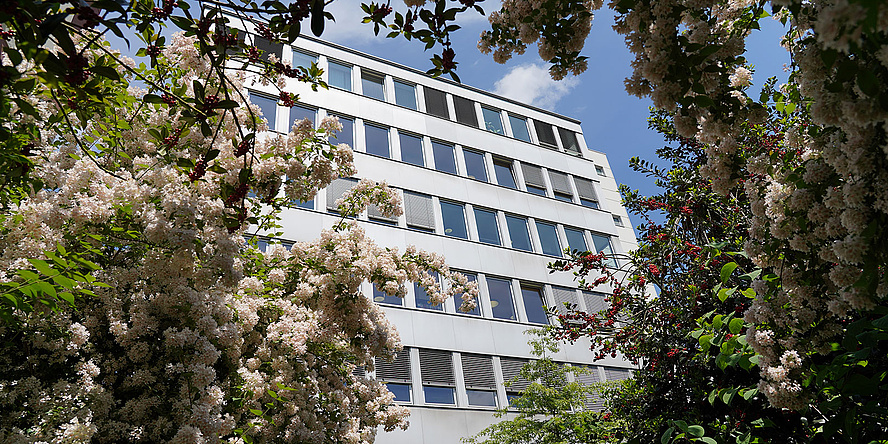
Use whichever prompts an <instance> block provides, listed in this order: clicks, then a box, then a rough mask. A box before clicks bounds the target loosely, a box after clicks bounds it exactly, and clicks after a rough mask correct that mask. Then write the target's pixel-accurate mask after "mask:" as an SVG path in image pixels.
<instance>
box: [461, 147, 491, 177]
mask: <svg viewBox="0 0 888 444" xmlns="http://www.w3.org/2000/svg"><path fill="white" fill-rule="evenodd" d="M463 157H464V158H465V159H466V175H467V176H469V179H477V180H481V181H484V182H487V168H485V167H484V153H479V152H477V151H472V150H463Z"/></svg>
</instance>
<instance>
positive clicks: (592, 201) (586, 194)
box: [574, 176, 598, 208]
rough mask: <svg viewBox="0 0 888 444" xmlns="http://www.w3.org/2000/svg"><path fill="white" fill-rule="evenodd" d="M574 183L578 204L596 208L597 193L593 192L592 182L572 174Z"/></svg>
mask: <svg viewBox="0 0 888 444" xmlns="http://www.w3.org/2000/svg"><path fill="white" fill-rule="evenodd" d="M574 184H575V185H576V186H577V194H578V195H579V197H580V204H582V205H583V206H586V207H589V208H598V194H597V193H596V192H595V185H593V182H592V181H591V180H589V179H583V178H582V177H576V176H574Z"/></svg>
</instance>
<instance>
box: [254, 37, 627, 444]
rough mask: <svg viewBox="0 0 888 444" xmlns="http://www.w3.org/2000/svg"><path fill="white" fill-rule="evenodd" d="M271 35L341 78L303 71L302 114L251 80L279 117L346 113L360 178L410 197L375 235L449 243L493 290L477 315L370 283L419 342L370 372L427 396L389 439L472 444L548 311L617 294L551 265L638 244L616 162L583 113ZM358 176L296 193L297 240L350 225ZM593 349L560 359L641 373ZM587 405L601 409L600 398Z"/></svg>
mask: <svg viewBox="0 0 888 444" xmlns="http://www.w3.org/2000/svg"><path fill="white" fill-rule="evenodd" d="M250 38H252V37H250ZM255 44H256V45H257V46H259V47H260V48H263V49H267V50H268V51H269V52H273V53H277V54H276V56H277V57H279V58H281V59H283V60H284V61H286V62H292V63H293V64H294V65H299V64H307V63H310V62H311V61H314V62H316V63H317V65H318V66H319V67H320V68H322V69H324V71H325V79H326V81H327V82H328V83H329V84H330V89H329V90H320V91H318V92H312V91H311V90H310V88H308V87H307V86H306V85H304V84H300V83H298V82H292V83H291V84H290V85H288V90H290V91H294V92H298V93H299V95H300V104H301V106H300V107H296V108H292V109H290V108H285V107H283V106H278V105H276V96H277V94H276V93H275V92H274V90H272V89H271V88H268V87H263V86H262V85H259V84H256V85H251V86H249V94H250V97H251V99H252V100H253V101H254V103H257V104H259V105H260V107H262V108H263V112H264V114H265V115H266V117H268V118H269V121H270V123H269V126H270V127H272V128H273V129H274V130H276V131H281V132H286V131H288V130H289V128H290V126H291V125H292V124H293V121H294V120H295V119H297V118H304V117H308V118H313V119H315V121H316V122H317V121H319V120H320V119H321V118H323V117H324V116H326V115H336V116H339V117H340V120H341V121H342V122H343V123H344V124H345V129H344V132H343V134H341V135H340V137H339V141H341V142H345V143H349V144H350V145H351V146H352V147H353V148H354V151H355V164H356V166H357V170H358V173H357V175H356V178H370V179H374V180H379V181H382V180H384V181H386V182H387V183H388V184H389V186H391V187H393V188H395V189H397V190H398V192H400V193H401V195H402V198H403V201H404V208H403V209H404V213H405V214H404V215H402V216H400V217H398V218H396V219H392V220H388V219H385V218H383V217H381V215H379V214H378V213H374V212H373V211H370V212H365V214H364V215H362V216H361V217H360V218H359V221H360V222H359V223H360V224H361V225H362V226H363V228H364V229H365V230H366V231H367V232H368V234H370V235H371V236H372V237H373V238H374V239H375V240H376V241H377V242H378V243H379V244H381V245H385V246H391V247H397V248H399V249H401V250H402V251H403V250H404V249H405V248H406V247H407V246H408V245H415V246H416V247H418V248H420V249H424V250H427V251H434V252H438V253H441V254H443V255H444V256H445V257H446V258H447V263H448V264H449V265H450V266H451V268H453V269H456V270H459V271H463V272H465V273H467V274H469V275H471V276H472V277H473V278H474V279H476V280H477V281H478V284H479V287H480V290H481V297H480V300H479V301H478V306H479V308H478V309H477V310H476V312H474V313H470V314H466V313H460V312H459V311H458V310H457V307H458V305H459V301H456V303H454V301H452V300H448V301H447V302H445V303H444V304H443V306H442V307H430V306H428V304H427V298H426V297H425V295H424V293H423V292H422V290H421V289H418V288H409V289H408V294H407V297H406V298H404V299H403V300H401V299H397V298H386V297H385V296H384V295H382V294H381V293H378V292H375V291H374V289H373V288H372V286H371V285H370V284H365V285H364V287H365V288H364V289H363V291H364V294H366V295H367V297H373V298H374V299H375V300H377V302H379V303H380V304H382V305H383V307H384V309H385V312H386V315H387V316H388V318H389V320H390V321H391V322H392V323H393V324H394V325H395V326H396V327H397V329H398V331H399V333H400V336H401V340H402V342H403V344H404V346H405V349H404V352H403V353H401V354H400V355H399V357H398V359H397V360H396V361H395V362H394V363H385V364H379V365H378V368H377V370H376V372H375V374H373V375H368V376H369V377H376V378H378V379H381V380H384V381H386V382H388V383H389V386H390V388H391V390H392V391H393V392H394V393H395V394H396V396H397V399H399V402H401V403H403V404H405V405H409V406H411V418H410V422H411V427H410V428H409V429H408V430H407V431H396V432H391V433H383V432H381V433H380V435H379V436H378V438H377V442H380V443H421V442H425V443H456V442H459V438H461V437H465V436H469V435H471V434H474V433H477V432H478V431H480V430H481V429H482V428H484V427H485V426H487V425H489V424H491V423H492V422H494V421H496V420H497V419H496V418H494V417H493V412H494V410H495V409H496V408H497V407H498V406H504V405H508V399H509V396H513V395H514V392H513V390H517V389H520V386H521V385H520V383H519V384H518V385H516V386H513V388H512V389H507V388H506V387H505V385H504V382H505V381H508V380H510V379H512V377H514V376H515V375H516V371H517V369H518V368H520V366H521V364H522V363H523V362H524V361H525V360H527V359H529V358H530V357H531V356H532V355H531V353H530V348H529V347H528V345H527V342H526V341H527V339H528V337H527V336H526V335H525V334H524V331H525V330H527V329H529V328H533V327H536V326H539V325H542V324H545V323H547V322H550V321H551V319H548V318H547V316H546V315H545V313H544V309H543V306H545V307H560V306H561V303H562V302H565V301H566V302H572V303H574V304H577V305H578V306H579V308H580V309H586V310H597V309H598V308H599V307H600V306H601V304H603V300H602V297H603V296H602V295H601V294H598V293H591V292H584V291H579V290H577V289H576V283H575V282H573V280H572V275H571V274H570V273H555V274H550V273H549V271H548V269H547V267H546V265H547V264H548V263H549V262H551V261H553V260H555V259H556V258H558V257H561V251H562V249H564V248H565V247H568V246H570V247H571V248H577V249H580V250H585V249H590V250H595V251H612V252H614V253H624V252H626V251H629V250H631V249H632V248H634V247H635V246H636V239H635V236H634V233H633V231H632V229H631V224H630V223H629V219H628V215H627V213H626V211H625V209H624V208H622V207H621V205H620V198H619V194H618V192H617V186H616V182H615V180H614V178H613V175H612V172H611V169H610V167H609V165H608V162H607V157H606V156H605V154H604V153H601V152H597V151H592V150H589V149H587V146H586V142H585V139H584V136H583V133H582V128H581V126H580V122H578V121H576V120H574V119H571V118H568V117H564V116H560V115H558V114H554V113H551V112H548V111H544V110H541V109H538V108H534V107H531V106H527V105H522V104H520V103H517V102H515V101H512V100H509V99H506V98H503V97H499V96H496V95H494V94H490V93H487V92H484V91H481V90H478V89H475V88H471V87H467V86H463V85H460V84H457V83H454V82H450V81H447V80H443V79H433V78H430V77H428V76H426V75H425V74H423V73H422V72H421V71H418V70H415V69H411V68H408V67H404V66H400V65H397V64H395V63H392V62H388V61H385V60H382V59H379V58H377V57H373V56H370V55H366V54H362V53H359V52H357V51H353V50H350V49H347V48H344V47H341V46H338V45H333V44H329V43H325V42H322V41H319V40H315V39H311V38H302V37H300V39H299V40H297V44H298V45H299V47H298V49H297V48H293V47H290V46H287V45H279V46H278V45H271V44H268V43H267V42H263V41H261V40H255ZM615 148H616V149H620V148H621V147H615ZM348 185H349V182H347V181H346V180H342V179H340V180H338V181H337V182H334V183H333V184H331V186H330V187H328V188H327V189H326V190H322V191H321V192H319V193H318V195H317V197H316V198H315V199H314V200H313V201H311V202H306V203H296V202H294V203H293V206H292V207H291V208H289V209H287V210H285V211H284V212H283V214H282V222H281V223H282V225H283V233H284V234H283V237H282V239H281V240H282V241H284V242H292V241H299V240H311V239H313V238H315V237H317V235H318V233H319V231H320V230H321V229H322V228H329V227H330V226H331V225H332V224H333V223H334V222H335V221H337V220H338V217H337V216H336V215H335V214H333V213H331V212H330V211H329V209H330V204H332V203H333V202H334V201H335V200H336V198H337V197H338V196H339V194H340V193H341V192H342V190H344V189H345V188H347V186H348ZM460 213H461V214H460ZM522 227H523V228H522ZM588 345H589V344H588V342H584V341H580V342H578V343H577V344H576V345H574V346H566V347H564V348H563V350H562V351H561V352H560V353H558V354H557V355H556V356H554V359H555V360H557V361H562V362H568V363H572V364H582V365H590V366H592V373H591V374H589V375H585V376H583V377H582V378H583V380H582V382H595V381H602V380H612V379H620V378H623V377H625V376H626V375H628V368H629V365H628V364H627V363H626V362H624V361H622V360H621V359H619V358H613V359H605V360H603V361H598V362H593V360H592V353H591V352H590V351H589V349H588ZM587 407H588V408H600V404H599V402H598V400H597V399H596V398H590V399H589V400H588V403H587Z"/></svg>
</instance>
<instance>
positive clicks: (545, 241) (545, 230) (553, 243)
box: [536, 222, 561, 257]
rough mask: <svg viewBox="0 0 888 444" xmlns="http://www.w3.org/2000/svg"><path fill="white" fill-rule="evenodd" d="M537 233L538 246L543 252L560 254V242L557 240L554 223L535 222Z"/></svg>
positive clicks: (554, 254) (551, 254)
mask: <svg viewBox="0 0 888 444" xmlns="http://www.w3.org/2000/svg"><path fill="white" fill-rule="evenodd" d="M536 226H537V233H538V234H539V236H540V246H541V247H543V253H545V254H548V255H550V256H559V257H560V256H561V243H559V242H558V230H556V229H555V225H552V224H547V223H544V222H537V223H536Z"/></svg>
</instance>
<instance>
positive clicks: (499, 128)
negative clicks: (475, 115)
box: [481, 106, 506, 134]
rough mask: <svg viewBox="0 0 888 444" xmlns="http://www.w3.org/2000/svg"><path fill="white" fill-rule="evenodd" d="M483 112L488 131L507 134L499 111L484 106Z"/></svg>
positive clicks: (485, 126)
mask: <svg viewBox="0 0 888 444" xmlns="http://www.w3.org/2000/svg"><path fill="white" fill-rule="evenodd" d="M481 114H482V116H483V117H484V128H486V129H487V131H490V132H494V133H497V134H506V130H504V129H503V117H502V114H501V113H500V112H499V111H497V110H495V109H490V108H485V107H483V106H482V107H481Z"/></svg>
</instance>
